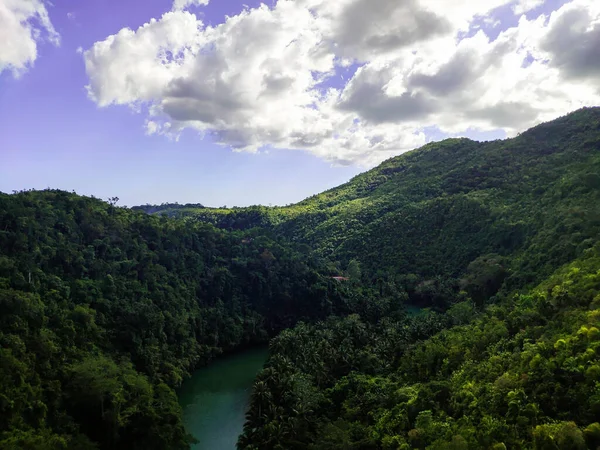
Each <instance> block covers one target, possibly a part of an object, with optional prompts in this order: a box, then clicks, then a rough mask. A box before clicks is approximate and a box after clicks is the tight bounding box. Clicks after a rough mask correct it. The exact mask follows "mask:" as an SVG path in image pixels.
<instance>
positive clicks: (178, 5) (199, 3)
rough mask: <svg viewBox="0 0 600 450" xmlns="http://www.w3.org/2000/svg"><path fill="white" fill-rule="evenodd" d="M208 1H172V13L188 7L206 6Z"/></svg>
mask: <svg viewBox="0 0 600 450" xmlns="http://www.w3.org/2000/svg"><path fill="white" fill-rule="evenodd" d="M208 3H209V0H173V8H171V10H172V11H183V10H184V9H187V8H189V7H190V6H206V5H208Z"/></svg>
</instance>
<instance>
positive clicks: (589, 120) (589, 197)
mask: <svg viewBox="0 0 600 450" xmlns="http://www.w3.org/2000/svg"><path fill="white" fill-rule="evenodd" d="M599 148H600V108H586V109H582V110H579V111H576V112H574V113H572V114H569V115H567V116H565V117H562V118H560V119H557V120H555V121H552V122H549V123H545V124H542V125H539V126H537V127H535V128H532V129H530V130H528V131H526V132H524V133H522V134H521V135H519V136H518V137H516V138H514V139H506V140H498V141H492V142H474V141H471V140H468V139H449V140H445V141H442V142H436V143H431V144H428V145H426V146H425V147H423V148H421V149H418V150H414V151H411V152H408V153H406V154H403V155H401V156H398V157H396V158H392V159H390V160H388V161H386V162H384V163H383V164H381V165H380V166H379V167H377V168H375V169H373V170H370V171H368V172H366V173H363V174H361V175H358V176H357V177H355V178H353V179H352V180H351V181H350V182H349V183H347V184H344V185H342V186H340V187H338V188H335V189H332V190H330V191H327V192H324V193H322V194H319V195H316V196H314V197H311V198H308V199H306V200H305V201H303V202H300V203H298V204H295V205H291V206H287V207H275V208H268V207H262V206H257V207H249V208H235V209H228V210H225V209H210V208H194V207H190V206H188V207H180V208H177V209H173V208H168V207H167V208H165V209H161V208H158V210H157V212H158V213H163V214H170V215H171V214H172V215H180V216H181V215H184V216H191V217H195V218H197V219H198V220H200V221H205V222H210V223H213V224H215V225H217V226H219V227H221V228H224V229H248V228H252V227H255V226H261V227H268V228H270V229H272V230H274V231H275V232H276V233H277V234H279V235H281V236H285V237H286V238H287V239H290V240H292V241H294V242H301V243H305V244H308V245H309V246H310V247H311V248H312V249H314V250H315V251H317V252H318V253H319V254H321V255H323V256H327V257H328V258H330V259H331V260H333V261H338V262H339V264H340V267H341V268H342V269H345V268H346V266H347V264H348V263H349V262H350V261H351V260H352V259H357V260H358V261H359V262H360V264H361V266H362V270H363V275H364V276H365V277H367V278H369V280H371V281H376V280H377V279H385V280H388V281H389V280H392V281H394V282H397V283H399V284H404V285H410V284H414V285H419V284H420V283H428V284H429V285H430V286H431V285H433V284H436V285H438V288H439V289H438V290H441V291H443V290H444V289H443V287H441V286H440V283H442V284H443V283H444V282H442V281H440V277H441V278H443V279H445V280H447V279H454V278H461V277H462V276H463V274H464V273H465V271H466V269H467V267H468V265H469V264H470V263H472V262H473V261H475V260H476V259H477V258H479V257H486V255H490V254H496V255H499V256H500V257H509V258H508V260H504V263H503V264H508V265H507V267H506V269H507V271H508V272H509V279H508V283H509V284H510V285H511V286H525V285H530V286H533V285H535V283H537V282H539V281H541V280H542V279H543V277H545V276H548V275H550V274H551V273H552V271H553V270H555V269H556V268H557V267H559V266H560V265H561V264H564V263H566V262H568V261H570V260H572V259H573V258H575V257H576V256H577V255H578V254H580V253H581V251H582V250H583V249H584V248H586V247H589V245H590V242H591V241H590V239H592V238H595V237H596V236H597V234H598V232H599V231H600V209H599V208H597V205H598V201H599V188H600V152H599V151H598V149H599ZM493 258H494V260H495V261H498V259H497V257H493ZM488 259H489V258H488Z"/></svg>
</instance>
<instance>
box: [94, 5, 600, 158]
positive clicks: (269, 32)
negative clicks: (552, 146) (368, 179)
mask: <svg viewBox="0 0 600 450" xmlns="http://www.w3.org/2000/svg"><path fill="white" fill-rule="evenodd" d="M178 3H181V4H182V5H183V6H182V7H175V5H174V8H173V11H170V12H167V13H165V14H164V15H163V16H162V17H161V18H160V19H152V20H151V21H149V22H148V23H147V24H145V25H144V26H142V27H140V28H138V29H137V30H130V29H123V30H121V31H119V32H118V33H117V34H115V35H112V36H109V37H107V38H106V39H105V40H103V41H100V42H96V43H95V44H94V45H93V46H92V47H91V48H90V49H88V50H87V51H85V52H84V54H83V56H84V59H85V65H86V70H87V74H88V76H89V85H88V87H87V88H88V92H89V96H90V98H92V99H93V100H94V101H95V102H96V103H97V104H98V105H99V106H101V107H106V106H109V105H129V106H134V107H136V108H138V109H139V110H140V111H143V112H144V113H145V114H147V116H148V118H147V124H148V126H147V130H146V131H147V132H148V133H165V134H171V135H176V134H177V133H179V132H180V131H181V130H183V129H186V128H191V129H195V130H198V131H199V132H200V133H202V134H205V135H207V136H210V137H211V138H213V139H214V140H216V141H217V142H219V143H220V144H222V145H224V146H227V147H231V148H234V149H237V150H240V151H256V150H257V149H260V148H261V147H265V146H269V147H274V148H289V149H302V150H306V151H309V152H311V153H313V154H315V155H317V156H319V157H321V158H323V159H325V160H328V161H331V162H334V163H337V164H361V165H366V166H369V165H372V164H375V163H377V162H379V161H381V160H383V159H386V158H388V157H390V156H393V155H396V154H399V153H402V152H404V151H406V150H409V149H412V148H414V147H417V146H419V145H422V144H424V143H425V142H426V139H427V138H426V133H425V131H426V130H427V129H428V128H429V127H436V128H438V129H439V130H440V131H442V132H444V133H459V134H460V133H462V132H465V131H466V130H467V129H478V130H482V131H487V130H498V129H500V130H504V131H506V132H507V133H508V134H509V135H512V134H515V133H516V132H518V131H520V130H523V129H525V128H528V127H529V126H531V125H533V124H535V123H538V122H540V121H543V120H549V119H552V118H554V117H556V116H559V115H561V114H564V113H566V112H568V111H571V110H573V109H576V108H579V107H581V106H586V105H592V104H598V103H599V100H600V92H599V88H600V84H599V82H600V50H599V49H600V25H599V24H600V4H598V2H596V1H594V0H574V1H571V2H569V3H566V4H564V5H562V6H561V7H560V8H558V9H556V10H555V11H553V12H551V13H550V14H542V15H539V16H538V17H533V18H529V19H528V18H527V17H526V16H525V15H524V14H525V13H527V12H528V11H532V10H533V11H535V9H536V8H539V7H540V6H541V3H542V2H540V1H539V0H520V1H514V0H513V1H509V0H489V1H486V2H473V1H470V0H448V1H444V2H439V1H438V0H337V1H335V2H332V1H327V0H279V1H278V2H277V3H276V4H275V5H274V6H272V7H268V6H266V5H262V6H260V7H258V8H255V9H247V10H244V11H242V12H241V13H240V14H239V15H237V16H233V17H228V18H227V19H226V20H225V22H224V23H222V24H220V25H217V26H205V24H204V23H203V22H202V21H201V20H200V19H199V18H197V17H196V16H195V15H194V14H192V13H190V12H188V11H186V10H185V9H184V8H185V5H186V4H190V3H198V0H196V1H193V2H190V1H187V2H186V1H179V2H178V1H176V2H175V4H176V5H177V4H178ZM200 3H202V2H200ZM498 11H503V14H505V17H504V19H506V20H508V19H510V18H512V22H511V23H514V24H515V25H514V26H511V27H500V28H501V29H503V31H501V32H500V34H498V35H497V36H496V35H494V38H493V39H492V38H490V36H488V35H487V34H486V33H485V32H484V31H483V30H481V29H479V31H476V27H475V26H474V25H475V23H476V22H482V21H483V22H485V21H488V22H495V21H497V18H496V15H497V14H498ZM508 16H509V17H508ZM519 16H520V18H519ZM534 16H535V14H534ZM517 20H518V21H517ZM496 34H497V33H496ZM343 74H347V75H348V77H347V78H343V77H342V75H343Z"/></svg>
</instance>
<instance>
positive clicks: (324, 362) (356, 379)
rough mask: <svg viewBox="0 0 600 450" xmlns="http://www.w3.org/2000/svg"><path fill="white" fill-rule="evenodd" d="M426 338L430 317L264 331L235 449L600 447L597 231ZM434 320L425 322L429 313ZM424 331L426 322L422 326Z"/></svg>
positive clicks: (452, 315)
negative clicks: (571, 255)
mask: <svg viewBox="0 0 600 450" xmlns="http://www.w3.org/2000/svg"><path fill="white" fill-rule="evenodd" d="M445 318H446V320H448V321H451V322H452V323H453V325H454V326H453V327H451V328H449V329H446V330H444V331H442V332H440V333H437V334H435V335H434V336H433V337H431V338H429V339H427V340H420V339H419V336H418V335H417V334H418V332H417V330H419V331H423V330H425V331H430V330H433V329H435V327H433V328H431V327H430V326H429V327H427V325H428V324H427V322H426V320H427V319H421V318H416V319H413V320H389V319H384V320H382V321H380V322H379V323H378V324H376V325H372V324H368V323H365V322H364V321H361V319H360V318H359V317H358V316H349V317H346V318H341V319H331V320H330V321H328V322H324V323H319V324H316V325H305V324H301V325H298V326H296V327H295V328H294V329H293V330H287V331H285V332H283V333H281V334H280V335H279V336H278V337H277V338H275V339H274V340H273V341H272V343H271V357H270V360H269V362H268V363H267V367H266V368H265V369H264V370H263V371H262V373H261V374H260V375H259V377H258V379H257V381H256V383H255V385H254V391H253V395H252V403H251V408H250V410H249V412H248V421H247V423H246V426H245V433H244V434H243V435H242V437H241V438H240V445H239V447H240V448H241V449H247V450H251V449H252V450H253V449H261V450H262V449H315V450H316V449H333V450H335V449H339V450H342V449H343V450H346V449H411V448H414V449H424V448H427V449H432V450H433V449H505V448H516V449H531V448H534V449H539V450H550V449H553V450H556V449H560V450H568V449H569V450H575V449H582V450H583V449H587V448H590V449H596V448H597V447H598V445H600V440H599V439H600V433H599V432H600V424H598V421H599V419H600V331H598V329H599V327H600V245H598V246H597V247H596V248H594V249H590V250H588V251H587V252H586V253H585V255H583V256H582V257H581V258H580V259H578V260H576V261H575V262H573V263H571V264H569V265H567V266H566V267H564V268H563V269H561V270H559V271H558V272H557V273H556V274H555V275H553V276H552V277H550V278H549V279H548V280H546V281H545V282H544V283H542V284H541V285H539V286H538V287H537V288H535V289H533V290H531V291H530V292H528V293H527V294H515V295H512V296H508V297H506V298H504V299H503V300H502V301H500V302H498V303H497V304H494V305H491V306H489V307H488V308H487V309H486V310H485V311H484V312H477V311H476V310H475V309H474V307H473V304H472V303H471V302H470V301H466V302H461V303H457V304H455V305H454V306H453V307H452V308H450V309H449V310H448V312H447V314H446V315H445ZM429 325H430V324H429ZM421 337H422V336H421Z"/></svg>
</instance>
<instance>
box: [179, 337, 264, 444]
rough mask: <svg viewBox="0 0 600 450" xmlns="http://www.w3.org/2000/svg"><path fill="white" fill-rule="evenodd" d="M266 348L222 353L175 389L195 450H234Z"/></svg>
mask: <svg viewBox="0 0 600 450" xmlns="http://www.w3.org/2000/svg"><path fill="white" fill-rule="evenodd" d="M267 352H268V350H267V349H266V348H259V349H252V350H247V351H244V352H242V353H237V354H234V355H231V356H225V357H223V358H219V359H217V360H215V361H214V362H212V363H211V364H210V365H209V366H208V367H205V368H202V369H199V370H197V371H196V372H195V373H194V374H193V375H192V377H191V378H190V379H189V380H187V381H185V382H184V383H183V385H182V386H181V388H180V389H179V391H178V396H179V403H180V404H181V407H182V408H183V420H184V423H185V427H186V430H187V432H188V433H190V434H192V435H193V436H194V437H195V438H196V439H198V440H199V441H200V442H199V443H198V444H196V445H193V446H192V448H193V449H194V450H235V444H236V442H237V439H238V436H239V435H240V433H241V432H242V428H243V426H244V415H245V413H246V407H247V405H248V398H249V396H250V391H251V389H252V383H253V381H254V378H255V377H256V375H257V374H258V372H259V371H260V370H261V369H262V366H263V364H264V363H265V360H266V359H267Z"/></svg>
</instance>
